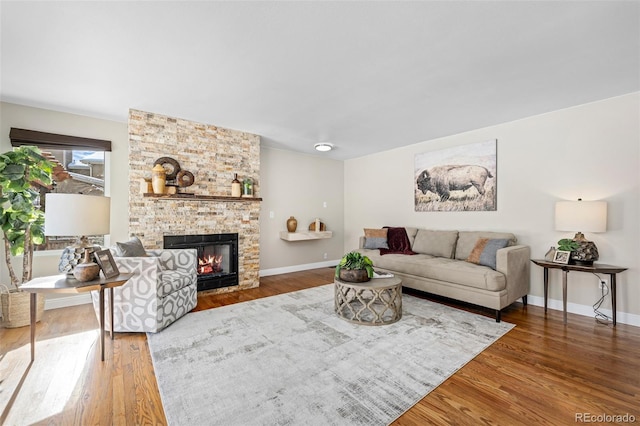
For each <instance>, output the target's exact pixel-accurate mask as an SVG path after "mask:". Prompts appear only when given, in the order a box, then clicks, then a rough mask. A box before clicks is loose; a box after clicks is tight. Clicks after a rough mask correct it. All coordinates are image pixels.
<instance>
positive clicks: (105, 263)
mask: <svg viewBox="0 0 640 426" xmlns="http://www.w3.org/2000/svg"><path fill="white" fill-rule="evenodd" d="M93 256H94V257H95V259H96V263H97V264H98V265H99V266H100V269H102V273H103V274H104V277H105V278H112V277H115V276H117V275H119V274H120V271H118V267H117V266H116V262H115V261H114V260H113V256H112V255H111V251H110V250H99V251H97V252H95V253H94V254H93Z"/></svg>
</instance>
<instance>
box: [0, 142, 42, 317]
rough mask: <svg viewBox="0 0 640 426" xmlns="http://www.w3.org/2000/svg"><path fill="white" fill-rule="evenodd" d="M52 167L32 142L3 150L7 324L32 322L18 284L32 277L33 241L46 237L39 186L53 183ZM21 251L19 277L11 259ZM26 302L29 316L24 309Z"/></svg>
mask: <svg viewBox="0 0 640 426" xmlns="http://www.w3.org/2000/svg"><path fill="white" fill-rule="evenodd" d="M53 167H54V165H53V163H52V162H50V161H49V160H47V159H46V158H45V157H44V156H42V154H41V152H40V150H39V149H38V148H36V147H33V146H21V147H18V148H15V149H14V150H12V151H9V152H5V153H4V154H0V228H1V229H2V234H3V241H4V254H5V263H6V264H7V269H8V271H9V278H10V281H11V282H10V286H8V287H7V286H4V287H7V290H6V292H4V293H3V294H2V298H1V300H2V315H3V322H4V326H5V327H21V326H23V325H27V324H29V315H28V306H29V295H28V294H27V293H25V292H22V291H20V290H19V288H18V286H19V285H20V284H23V283H25V282H27V281H29V280H30V279H31V274H32V271H33V248H34V245H36V244H42V242H43V241H44V212H43V211H42V210H40V203H39V200H40V191H39V187H42V186H48V185H51V182H52V177H51V172H52V170H53ZM19 255H22V271H21V272H22V273H21V276H20V277H19V276H18V274H16V271H15V270H14V267H13V263H12V261H11V257H12V256H19ZM0 288H2V287H0ZM42 301H43V299H42V300H41V302H42ZM25 306H26V308H27V315H26V318H25V315H24V312H22V310H24V307H25ZM40 306H42V308H43V307H44V304H43V303H39V306H38V307H39V309H38V310H39V311H41V308H40ZM39 315H40V316H41V315H42V313H41V312H39Z"/></svg>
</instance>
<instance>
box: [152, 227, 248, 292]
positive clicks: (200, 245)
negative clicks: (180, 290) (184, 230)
mask: <svg viewBox="0 0 640 426" xmlns="http://www.w3.org/2000/svg"><path fill="white" fill-rule="evenodd" d="M163 239H164V248H166V249H172V248H195V249H197V250H198V291H203V290H212V289H216V288H222V287H232V286H237V285H238V234H204V235H165V236H164V237H163Z"/></svg>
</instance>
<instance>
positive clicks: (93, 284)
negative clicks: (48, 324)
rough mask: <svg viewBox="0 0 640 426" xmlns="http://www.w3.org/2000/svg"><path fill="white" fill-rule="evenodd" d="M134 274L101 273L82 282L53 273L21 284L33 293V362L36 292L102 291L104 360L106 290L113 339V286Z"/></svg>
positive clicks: (101, 325)
mask: <svg viewBox="0 0 640 426" xmlns="http://www.w3.org/2000/svg"><path fill="white" fill-rule="evenodd" d="M133 275H134V274H124V273H123V274H120V275H117V276H115V277H112V278H104V277H103V276H102V275H100V278H97V279H95V280H92V281H86V282H81V281H78V280H76V279H75V278H74V277H73V276H70V275H65V274H62V275H51V276H48V277H40V278H34V279H32V280H31V281H29V282H27V283H25V284H23V285H21V286H20V290H24V291H27V292H29V293H31V300H30V302H31V306H30V314H31V362H33V360H34V359H35V341H36V294H37V293H85V292H88V291H93V290H97V291H99V292H100V318H99V321H100V356H101V359H102V361H104V290H105V289H107V288H108V289H109V307H110V310H109V312H110V313H111V315H110V317H111V318H110V320H111V330H110V333H111V340H113V288H114V287H120V286H121V285H123V284H124V283H126V282H127V281H128V280H129V278H131V277H132V276H133Z"/></svg>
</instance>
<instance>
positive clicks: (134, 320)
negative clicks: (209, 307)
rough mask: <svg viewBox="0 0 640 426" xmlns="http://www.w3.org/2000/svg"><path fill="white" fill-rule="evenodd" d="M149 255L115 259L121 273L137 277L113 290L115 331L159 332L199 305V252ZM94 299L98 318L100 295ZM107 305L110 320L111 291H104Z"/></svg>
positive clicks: (182, 250) (158, 252)
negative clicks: (132, 274) (128, 273)
mask: <svg viewBox="0 0 640 426" xmlns="http://www.w3.org/2000/svg"><path fill="white" fill-rule="evenodd" d="M147 256H148V257H115V256H114V260H115V262H116V265H117V266H118V269H119V270H120V272H131V273H134V274H135V275H134V276H133V277H132V278H131V279H130V280H129V281H127V283H126V284H125V285H123V286H122V287H116V288H114V290H113V304H114V307H113V317H114V318H113V322H114V327H113V331H117V332H123V331H133V332H151V333H156V332H158V331H160V330H162V329H164V328H165V327H167V326H168V325H170V324H171V323H173V322H174V321H176V320H177V319H178V318H180V317H182V316H183V315H185V314H186V313H187V312H189V311H191V310H192V309H193V308H195V306H196V303H197V299H198V297H197V263H198V258H197V251H196V250H195V249H174V250H148V251H147ZM91 297H92V299H93V307H94V309H95V311H96V315H99V312H100V304H99V295H98V292H97V291H94V292H92V294H91ZM105 305H106V313H105V317H106V318H109V315H110V312H109V292H105ZM107 323H109V321H108V320H107Z"/></svg>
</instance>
